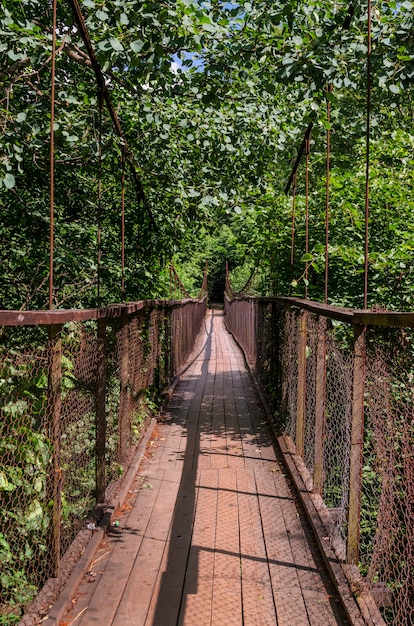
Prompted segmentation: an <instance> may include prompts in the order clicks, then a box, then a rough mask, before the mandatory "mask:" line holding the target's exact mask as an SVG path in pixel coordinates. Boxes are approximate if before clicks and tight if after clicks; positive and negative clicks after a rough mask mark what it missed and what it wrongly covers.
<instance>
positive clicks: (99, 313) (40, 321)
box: [0, 296, 206, 326]
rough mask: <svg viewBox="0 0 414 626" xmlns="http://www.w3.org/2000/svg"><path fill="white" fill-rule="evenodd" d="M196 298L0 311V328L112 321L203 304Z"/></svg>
mask: <svg viewBox="0 0 414 626" xmlns="http://www.w3.org/2000/svg"><path fill="white" fill-rule="evenodd" d="M205 297H206V296H204V298H202V299H201V300H198V299H196V298H186V299H185V300H138V301H136V302H127V303H125V304H111V305H110V306H108V307H102V308H95V309H53V310H48V311H8V310H0V326H53V325H55V324H66V323H67V322H86V321H88V320H99V319H109V318H111V319H114V318H120V317H122V314H124V315H125V314H126V315H132V314H133V313H136V312H137V311H140V310H142V309H144V308H146V307H151V306H152V307H163V308H168V307H172V306H183V305H185V304H187V303H189V302H203V301H204V299H205Z"/></svg>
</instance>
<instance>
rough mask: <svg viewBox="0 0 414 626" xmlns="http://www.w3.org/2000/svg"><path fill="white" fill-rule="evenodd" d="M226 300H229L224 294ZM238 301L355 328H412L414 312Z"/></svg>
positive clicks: (279, 299) (282, 299)
mask: <svg viewBox="0 0 414 626" xmlns="http://www.w3.org/2000/svg"><path fill="white" fill-rule="evenodd" d="M226 296H227V299H228V300H229V301H230V300H231V298H229V297H228V295H227V294H226ZM237 299H239V300H259V301H260V302H276V303H279V304H283V305H285V306H294V307H297V308H298V309H302V310H305V311H310V313H314V314H315V315H321V316H323V317H326V318H328V319H333V320H338V321H340V322H346V323H347V324H353V325H355V326H388V327H390V328H392V327H393V328H404V327H406V328H407V327H410V328H414V312H409V311H408V312H407V311H405V312H404V311H373V310H371V309H351V308H347V307H340V306H333V305H330V304H323V303H321V302H314V301H312V300H304V299H302V298H291V297H282V296H277V297H267V298H257V297H255V296H240V297H238V298H237Z"/></svg>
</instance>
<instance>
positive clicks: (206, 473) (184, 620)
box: [178, 469, 219, 626]
mask: <svg viewBox="0 0 414 626" xmlns="http://www.w3.org/2000/svg"><path fill="white" fill-rule="evenodd" d="M218 480H219V473H218V471H217V470H212V469H208V470H202V471H200V472H198V480H197V485H198V497H197V507H196V514H195V519H194V528H193V538H192V543H191V548H190V554H189V558H188V564H187V573H186V579H185V586H184V593H183V597H182V605H181V612H180V618H179V622H178V624H179V626H194V624H197V626H211V624H212V621H211V614H212V605H213V580H214V549H213V547H214V542H215V537H216V520H217V498H218Z"/></svg>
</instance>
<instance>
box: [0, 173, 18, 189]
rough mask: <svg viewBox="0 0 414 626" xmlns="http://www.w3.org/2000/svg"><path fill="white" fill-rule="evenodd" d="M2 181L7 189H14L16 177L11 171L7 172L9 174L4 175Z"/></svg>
mask: <svg viewBox="0 0 414 626" xmlns="http://www.w3.org/2000/svg"><path fill="white" fill-rule="evenodd" d="M2 183H3V185H4V186H5V187H6V189H13V187H14V186H15V184H16V179H15V177H14V175H13V174H11V173H10V172H7V174H6V175H5V176H4V178H3V180H2Z"/></svg>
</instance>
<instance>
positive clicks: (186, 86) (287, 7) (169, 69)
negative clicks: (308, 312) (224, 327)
mask: <svg viewBox="0 0 414 626" xmlns="http://www.w3.org/2000/svg"><path fill="white" fill-rule="evenodd" d="M76 4H77V3H76V2H71V1H68V0H65V1H64V0H59V1H58V4H57V7H58V12H57V17H58V20H57V29H56V37H57V55H56V105H55V125H54V131H55V259H54V263H55V294H54V306H58V307H62V306H63V307H68V306H91V305H95V304H97V302H98V277H99V282H100V301H101V302H102V303H109V302H113V301H114V300H119V299H120V297H121V295H122V294H121V291H120V289H121V287H120V285H121V191H122V184H121V181H122V178H123V170H124V169H125V294H124V295H125V298H127V299H136V298H140V297H155V296H163V295H166V294H167V283H168V275H167V273H166V271H165V269H166V267H167V263H168V262H169V261H170V260H171V259H174V262H175V264H176V265H177V267H178V268H179V270H180V271H181V273H182V276H183V277H184V280H186V281H187V285H188V286H189V287H190V288H192V289H194V290H195V291H196V288H197V287H198V286H199V284H198V283H199V281H200V280H201V275H202V268H203V267H204V263H205V260H206V257H207V258H208V259H209V260H210V267H211V274H212V276H213V277H216V280H217V281H222V276H223V273H224V264H225V260H226V259H227V260H229V262H230V267H231V269H232V270H233V280H234V281H235V283H236V285H235V286H236V287H237V286H239V287H241V286H242V283H243V282H245V280H246V276H247V277H248V276H249V274H250V271H251V270H252V269H254V268H257V271H256V281H255V288H256V290H257V292H258V293H261V294H266V295H268V294H273V293H281V294H287V293H289V292H290V293H292V294H294V295H303V293H304V281H306V282H307V283H308V285H307V286H308V291H309V296H310V297H312V298H315V299H321V298H322V297H323V279H324V270H323V268H324V264H325V245H324V241H325V232H324V229H325V211H326V198H325V195H326V169H325V161H326V133H327V131H328V130H330V131H331V171H330V177H329V191H330V199H329V209H330V232H329V239H330V244H329V266H330V282H329V298H330V300H331V301H332V302H335V303H338V304H345V305H350V306H361V304H362V301H361V298H362V289H363V281H362V274H363V271H364V235H365V229H364V188H365V161H366V119H367V105H366V98H367V44H368V39H367V31H368V21H367V4H366V2H360V1H359V0H357V1H356V2H355V3H342V2H338V3H332V2H330V1H327V0H312V1H310V2H309V1H308V0H307V1H306V2H305V1H302V0H300V1H299V2H298V1H296V2H291V1H283V2H282V1H280V2H277V1H271V2H270V1H254V0H252V1H251V2H233V3H230V2H222V1H220V0H210V1H193V0H181V1H179V0H178V1H173V0H165V1H164V2H163V3H158V2H149V1H146V0H139V1H134V2H131V0H83V1H81V2H79V8H80V10H81V13H82V16H83V19H84V23H85V26H86V29H87V32H88V35H89V38H90V42H91V45H92V47H93V50H94V54H95V58H96V61H97V63H98V66H99V69H100V71H101V72H102V75H103V78H104V88H105V90H107V93H108V96H109V98H110V100H111V102H112V103H113V107H114V110H115V111H116V114H117V116H118V119H119V122H120V125H121V128H122V136H121V137H120V136H119V133H118V132H117V130H116V128H115V127H114V123H113V118H112V117H111V115H110V112H109V110H108V108H107V107H106V106H103V107H101V106H100V105H101V92H100V91H99V90H98V85H97V81H96V75H95V72H94V68H93V66H92V62H91V58H90V55H89V54H88V50H87V48H86V47H85V42H84V39H83V38H82V33H81V32H80V30H79V25H78V24H77V22H76V20H75V17H74V11H73V7H74V5H76ZM413 15H414V12H413V4H412V2H411V1H410V0H405V1H404V2H402V3H400V2H398V3H396V2H387V3H384V2H376V1H374V2H373V5H372V16H371V29H372V52H371V54H370V75H369V79H370V87H371V114H370V141H371V144H370V148H371V149H370V168H371V171H370V225H369V226H370V228H369V230H370V237H369V251H370V256H369V283H370V288H369V291H370V304H376V305H379V306H387V307H390V308H400V309H402V308H410V307H412V298H411V291H412V285H413V248H414V227H413V218H412V216H413V208H414V200H413V146H414V136H413V133H412V122H413V112H414V110H413V87H412V84H413V75H414V41H413V37H414V35H413V33H414V28H413V26H414V24H413ZM52 33H53V28H52V3H51V2H50V3H44V2H40V1H38V0H7V2H6V1H5V0H3V1H2V3H1V7H0V50H1V53H2V54H1V60H0V84H1V104H0V124H1V127H2V139H1V150H0V203H1V210H2V218H3V219H2V220H1V225H0V228H1V230H0V232H1V235H2V236H1V244H0V250H1V252H0V254H1V262H2V268H3V271H2V275H1V278H0V280H1V285H0V294H1V303H0V306H1V307H2V308H42V307H45V306H47V302H48V296H47V282H48V275H49V219H50V218H49V178H50V167H49V139H50V114H51V103H50V93H51V49H52ZM327 85H330V86H331V87H332V91H330V90H329V91H328V90H327ZM101 91H102V85H101ZM327 100H328V101H329V102H330V108H331V114H330V115H331V117H330V121H328V118H327V108H326V103H327ZM309 124H312V125H313V126H312V134H311V142H310V155H309V198H308V205H309V207H308V208H309V242H308V252H307V253H306V254H305V204H306V200H305V169H304V159H302V161H301V163H300V165H299V168H298V172H297V187H296V200H295V201H296V214H295V264H294V267H293V268H290V256H291V223H292V216H291V212H292V198H291V195H286V194H285V186H286V183H287V181H288V179H289V176H290V174H291V171H292V166H293V164H294V162H295V160H296V157H297V152H298V148H299V146H300V145H301V142H302V139H303V136H304V133H305V131H306V128H307V127H308V125H309ZM124 139H126V140H127V142H128V148H129V153H128V159H129V160H130V161H131V162H132V163H133V168H134V171H135V177H134V175H133V173H132V170H131V169H130V168H129V164H128V163H126V164H123V158H122V155H123V154H125V153H124V150H123V145H124ZM291 191H292V190H290V192H289V194H291ZM99 224H100V230H101V244H100V262H99V263H98V239H99V237H98V225H99ZM305 264H308V266H309V270H308V275H307V278H306V277H305V274H304V270H305ZM239 283H240V284H239Z"/></svg>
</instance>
